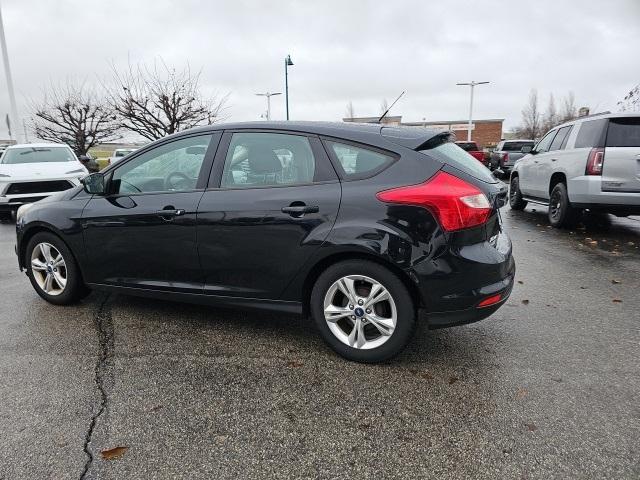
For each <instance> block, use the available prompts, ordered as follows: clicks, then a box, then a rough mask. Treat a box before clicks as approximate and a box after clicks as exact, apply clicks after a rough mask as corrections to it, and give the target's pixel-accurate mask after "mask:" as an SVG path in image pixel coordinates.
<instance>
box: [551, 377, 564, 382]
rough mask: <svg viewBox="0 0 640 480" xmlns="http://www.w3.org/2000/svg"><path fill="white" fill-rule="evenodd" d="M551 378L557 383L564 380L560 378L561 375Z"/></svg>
mask: <svg viewBox="0 0 640 480" xmlns="http://www.w3.org/2000/svg"><path fill="white" fill-rule="evenodd" d="M551 380H553V381H554V382H556V383H560V382H562V378H560V377H554V378H552V379H551Z"/></svg>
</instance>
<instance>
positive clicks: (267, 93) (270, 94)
mask: <svg viewBox="0 0 640 480" xmlns="http://www.w3.org/2000/svg"><path fill="white" fill-rule="evenodd" d="M256 95H258V96H259V97H267V120H271V97H273V96H274V95H282V92H275V93H269V92H266V93H256Z"/></svg>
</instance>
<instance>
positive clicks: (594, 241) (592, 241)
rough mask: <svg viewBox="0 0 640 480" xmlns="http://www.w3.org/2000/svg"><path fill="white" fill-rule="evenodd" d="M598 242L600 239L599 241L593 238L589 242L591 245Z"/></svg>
mask: <svg viewBox="0 0 640 480" xmlns="http://www.w3.org/2000/svg"><path fill="white" fill-rule="evenodd" d="M597 244H598V241H597V240H591V241H590V242H589V245H597Z"/></svg>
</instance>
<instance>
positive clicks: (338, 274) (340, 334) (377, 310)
mask: <svg viewBox="0 0 640 480" xmlns="http://www.w3.org/2000/svg"><path fill="white" fill-rule="evenodd" d="M311 313H312V316H313V318H314V320H315V323H316V325H317V327H318V329H319V330H320V333H321V335H322V337H323V338H324V340H325V341H326V342H327V343H328V344H329V346H330V347H331V348H332V349H333V350H335V351H336V352H337V353H339V354H340V355H342V356H343V357H345V358H347V359H349V360H354V361H357V362H364V363H375V362H383V361H385V360H389V359H390V358H392V357H394V356H396V355H397V354H398V353H400V352H401V351H402V350H403V349H404V348H405V346H406V345H407V343H409V340H410V339H411V337H412V335H413V331H414V328H415V319H416V310H415V305H414V303H413V300H412V299H411V295H410V294H409V292H408V291H407V288H406V287H405V285H404V284H403V283H402V281H401V280H400V279H399V278H398V277H397V276H396V275H395V274H393V273H392V272H391V271H389V270H388V269H387V268H385V267H383V266H381V265H378V264H376V263H373V262H368V261H363V260H350V261H345V262H341V263H338V264H335V265H332V266H331V267H329V268H328V269H327V270H325V271H324V272H323V273H322V274H321V275H320V277H319V278H318V280H317V281H316V284H315V285H314V287H313V291H312V293H311Z"/></svg>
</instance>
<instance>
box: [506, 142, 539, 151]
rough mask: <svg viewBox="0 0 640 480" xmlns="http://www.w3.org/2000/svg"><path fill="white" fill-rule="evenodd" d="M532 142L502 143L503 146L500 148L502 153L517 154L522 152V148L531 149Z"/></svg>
mask: <svg viewBox="0 0 640 480" xmlns="http://www.w3.org/2000/svg"><path fill="white" fill-rule="evenodd" d="M533 144H534V142H504V146H503V147H502V151H503V152H519V151H520V150H522V147H526V146H531V147H533Z"/></svg>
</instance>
